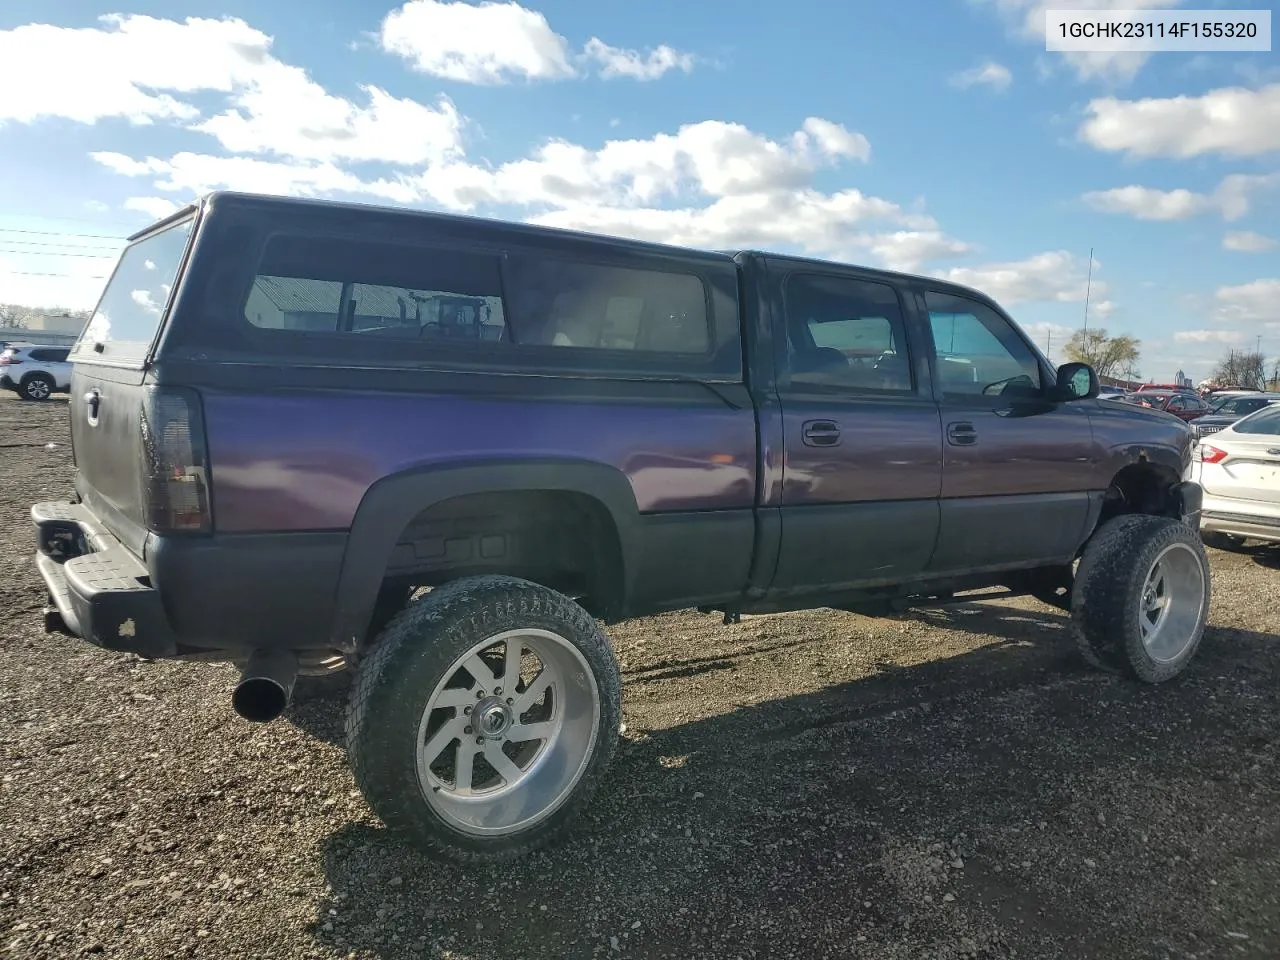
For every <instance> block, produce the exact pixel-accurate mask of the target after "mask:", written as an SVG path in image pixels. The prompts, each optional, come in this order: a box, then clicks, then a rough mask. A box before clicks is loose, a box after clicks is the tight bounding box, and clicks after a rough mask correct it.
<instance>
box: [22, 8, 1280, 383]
mask: <svg viewBox="0 0 1280 960" xmlns="http://www.w3.org/2000/svg"><path fill="white" fill-rule="evenodd" d="M529 2H530V4H531V3H532V0H529ZM1046 5H1048V6H1053V7H1069V6H1078V7H1091V8H1097V7H1105V6H1116V7H1125V8H1132V7H1135V6H1144V5H1145V6H1147V7H1161V8H1168V7H1172V6H1176V4H1175V3H1173V2H1171V0H1160V2H1157V0H1127V2H1118V3H1108V2H1105V0H1092V2H1086V3H1068V2H1062V0H1059V2H1057V3H1053V4H1044V3H1041V2H1040V0H931V2H924V0H881V2H876V3H871V2H868V3H861V4H832V3H830V2H823V3H818V2H816V0H792V2H791V3H788V4H785V5H782V6H777V5H774V6H772V7H761V8H760V11H759V12H754V13H752V14H750V15H749V16H748V15H744V13H743V8H742V7H741V5H740V4H733V5H731V4H729V3H724V2H718V0H704V2H701V3H690V2H688V0H682V2H679V3H677V2H673V0H650V2H648V3H645V4H616V3H615V4H590V5H588V4H581V3H571V2H568V0H557V2H542V3H538V4H537V5H536V6H533V5H526V6H521V5H517V4H516V3H501V4H483V5H482V4H465V3H440V2H435V0H411V2H408V3H402V4H391V3H385V4H383V5H380V4H377V3H371V4H349V3H338V2H335V0H312V2H309V3H307V4H305V5H304V4H300V3H297V4H288V5H285V4H277V5H272V6H271V7H268V6H266V5H254V6H251V5H250V4H248V3H247V2H226V0H224V2H218V3H210V2H205V0H197V2H192V3H188V4H184V5H183V14H182V16H181V17H178V16H176V15H175V14H174V13H173V11H172V5H171V4H160V3H134V4H132V5H130V6H127V7H104V6H100V5H97V4H94V3H89V2H81V0H63V2H60V3H58V4H49V3H48V2H47V0H39V2H35V0H8V2H7V3H6V4H4V5H3V8H2V9H0V89H4V90H5V91H6V96H5V98H4V99H3V102H0V302H15V301H17V302H27V303H39V304H41V305H44V304H48V305H53V304H55V303H57V304H61V305H65V306H70V307H86V306H91V305H92V303H93V301H94V300H95V299H96V295H97V293H98V292H99V289H100V287H101V281H100V280H98V279H96V278H98V277H100V276H101V275H102V274H103V273H105V272H106V271H107V270H108V269H109V268H110V266H111V260H110V259H109V258H110V257H111V256H112V255H113V254H114V252H115V251H116V250H118V249H119V246H120V241H119V239H118V238H120V237H122V236H124V235H125V234H127V233H128V232H130V231H131V230H134V229H137V228H139V227H141V226H143V225H145V224H146V223H148V222H149V221H150V220H151V219H153V218H154V217H155V216H157V215H160V214H161V213H163V212H164V211H165V210H166V209H170V208H172V207H173V206H174V205H175V204H179V203H182V202H185V201H186V200H188V199H190V198H192V197H194V196H195V195H197V194H198V193H199V192H202V191H204V190H207V189H210V188H216V187H224V186H225V187H232V188H237V189H249V190H266V191H271V192H288V193H296V194H303V195H313V196H332V197H337V198H342V199H356V200H363V201H368V202H379V203H400V204H407V205H414V206H422V207H431V208H438V209H446V210H458V211H465V212H470V213H480V214H492V215H496V216H501V217H508V218H520V219H531V220H538V221H539V222H545V223H551V224H557V225H565V226H574V227H580V228H586V229H595V230H601V231H604V232H613V233H624V234H629V235H634V236H641V237H645V238H647V239H656V240H667V241H671V242H677V243H689V244H692V245H696V246H711V247H717V248H721V247H732V246H738V245H745V246H754V247H765V248H772V249H777V250H784V251H790V250H796V251H805V252H809V253H812V254H815V255H819V256H826V257H834V258H837V259H846V260H852V261H855V262H862V263H870V264H876V265H885V266H890V267H894V268H897V269H906V270H910V271H912V272H921V273H931V274H937V275H940V276H947V277H950V278H952V279H956V280H959V281H961V282H965V283H970V284H972V285H975V286H977V287H979V288H981V289H984V290H986V291H987V292H988V293H990V294H992V295H993V296H995V297H997V298H998V299H999V300H1001V302H1002V303H1004V304H1005V306H1006V307H1007V308H1008V309H1009V310H1010V312H1011V313H1013V315H1014V316H1015V317H1016V318H1017V319H1018V320H1019V322H1020V323H1022V324H1023V326H1024V327H1026V328H1027V329H1028V330H1030V331H1032V332H1033V333H1034V334H1035V336H1036V337H1037V339H1038V340H1039V341H1040V343H1041V345H1042V346H1043V345H1045V344H1046V343H1048V344H1050V352H1051V354H1052V355H1053V356H1054V358H1055V359H1060V352H1059V350H1058V346H1059V344H1060V343H1061V342H1062V341H1063V340H1065V338H1066V337H1067V336H1069V335H1070V333H1071V331H1072V330H1074V329H1076V328H1078V327H1079V325H1080V324H1081V322H1082V320H1083V317H1084V293H1085V285H1086V283H1085V281H1086V276H1087V273H1088V252H1089V249H1090V247H1092V248H1094V257H1095V262H1094V264H1093V287H1092V295H1091V304H1092V306H1091V311H1090V325H1091V326H1095V325H1104V326H1106V327H1107V329H1108V330H1109V331H1111V332H1124V333H1130V334H1133V335H1135V336H1137V337H1139V338H1140V339H1141V340H1142V341H1143V345H1144V349H1143V362H1142V364H1141V370H1142V373H1143V375H1144V376H1145V377H1149V378H1155V379H1160V380H1163V379H1168V378H1169V377H1170V376H1172V374H1173V373H1174V371H1175V370H1176V369H1178V368H1182V369H1184V370H1185V371H1186V372H1187V373H1188V374H1190V375H1191V376H1193V377H1196V378H1197V379H1199V378H1200V377H1201V376H1203V375H1205V374H1206V373H1207V372H1208V370H1209V368H1210V367H1211V366H1212V364H1213V362H1214V361H1215V360H1216V359H1217V357H1218V356H1219V355H1220V354H1221V353H1222V352H1223V351H1224V350H1225V349H1227V348H1228V347H1229V346H1232V345H1243V346H1250V347H1252V346H1253V345H1254V344H1255V343H1257V342H1258V341H1257V338H1258V337H1261V344H1262V348H1263V351H1264V352H1266V353H1267V354H1268V355H1269V356H1272V357H1276V356H1280V243H1278V241H1280V57H1277V56H1276V54H1275V53H1254V54H1231V53H1213V54H1183V53H1159V54H1152V55H1148V56H1145V57H1144V56H1141V55H1133V54H1129V55H1119V56H1112V57H1107V56H1099V55H1091V56H1081V55H1074V54H1056V53H1055V54H1048V53H1046V52H1045V50H1044V43H1043V34H1042V33H1039V32H1037V28H1038V26H1039V24H1040V23H1041V22H1042V21H1040V20H1037V15H1038V12H1039V11H1040V10H1042V8H1043V7H1044V6H1046ZM1218 5H1219V6H1229V7H1231V8H1234V9H1240V8H1258V9H1265V5H1264V4H1259V3H1257V2H1256V0H1255V2H1252V3H1251V2H1247V0H1241V2H1232V3H1229V4H1218ZM1197 6H1198V7H1200V8H1204V7H1208V6H1212V4H1209V3H1206V2H1204V0H1200V3H1198V4H1197ZM108 16H109V17H110V18H109V19H103V18H104V17H108ZM71 254H76V256H71ZM98 258H102V259H98ZM46 274H48V275H46Z"/></svg>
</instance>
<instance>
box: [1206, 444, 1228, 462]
mask: <svg viewBox="0 0 1280 960" xmlns="http://www.w3.org/2000/svg"><path fill="white" fill-rule="evenodd" d="M1200 459H1201V460H1203V461H1204V462H1205V463H1221V462H1222V461H1223V460H1225V459H1227V451H1225V450H1219V449H1218V448H1217V447H1211V446H1209V445H1208V444H1207V443H1202V444H1200Z"/></svg>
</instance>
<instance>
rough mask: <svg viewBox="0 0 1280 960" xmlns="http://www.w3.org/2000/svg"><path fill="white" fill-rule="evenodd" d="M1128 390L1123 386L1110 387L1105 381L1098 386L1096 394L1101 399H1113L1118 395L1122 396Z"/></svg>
mask: <svg viewBox="0 0 1280 960" xmlns="http://www.w3.org/2000/svg"><path fill="white" fill-rule="evenodd" d="M1128 392H1129V391H1127V390H1125V388H1124V387H1112V386H1108V385H1107V384H1105V383H1104V384H1102V385H1101V386H1100V387H1098V396H1099V397H1101V398H1102V399H1103V400H1114V399H1116V398H1118V397H1123V396H1124V395H1125V394H1127V393H1128Z"/></svg>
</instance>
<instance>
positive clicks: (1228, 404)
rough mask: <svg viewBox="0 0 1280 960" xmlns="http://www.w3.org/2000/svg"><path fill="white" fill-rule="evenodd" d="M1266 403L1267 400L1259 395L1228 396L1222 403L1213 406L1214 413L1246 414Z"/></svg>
mask: <svg viewBox="0 0 1280 960" xmlns="http://www.w3.org/2000/svg"><path fill="white" fill-rule="evenodd" d="M1266 405H1267V401H1266V400H1265V399H1262V398H1260V397H1230V398H1228V399H1227V400H1224V401H1223V402H1222V403H1220V404H1218V405H1217V406H1216V407H1214V408H1213V409H1214V412H1215V413H1226V414H1241V415H1243V414H1246V413H1252V412H1253V411H1254V410H1259V409H1261V408H1262V407H1265V406H1266Z"/></svg>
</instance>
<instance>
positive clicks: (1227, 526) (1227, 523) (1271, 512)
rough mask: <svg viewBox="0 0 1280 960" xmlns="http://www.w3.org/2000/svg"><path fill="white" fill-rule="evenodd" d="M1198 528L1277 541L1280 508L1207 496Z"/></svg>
mask: <svg viewBox="0 0 1280 960" xmlns="http://www.w3.org/2000/svg"><path fill="white" fill-rule="evenodd" d="M1200 529H1201V530H1202V531H1204V532H1206V533H1226V534H1231V535H1234V536H1237V537H1247V538H1248V539H1250V540H1266V541H1268V542H1270V543H1280V509H1277V508H1276V507H1275V506H1273V505H1270V504H1265V503H1257V502H1256V501H1251V500H1234V499H1229V498H1226V497H1207V498H1205V507H1204V512H1203V513H1202V514H1201V516H1200Z"/></svg>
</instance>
